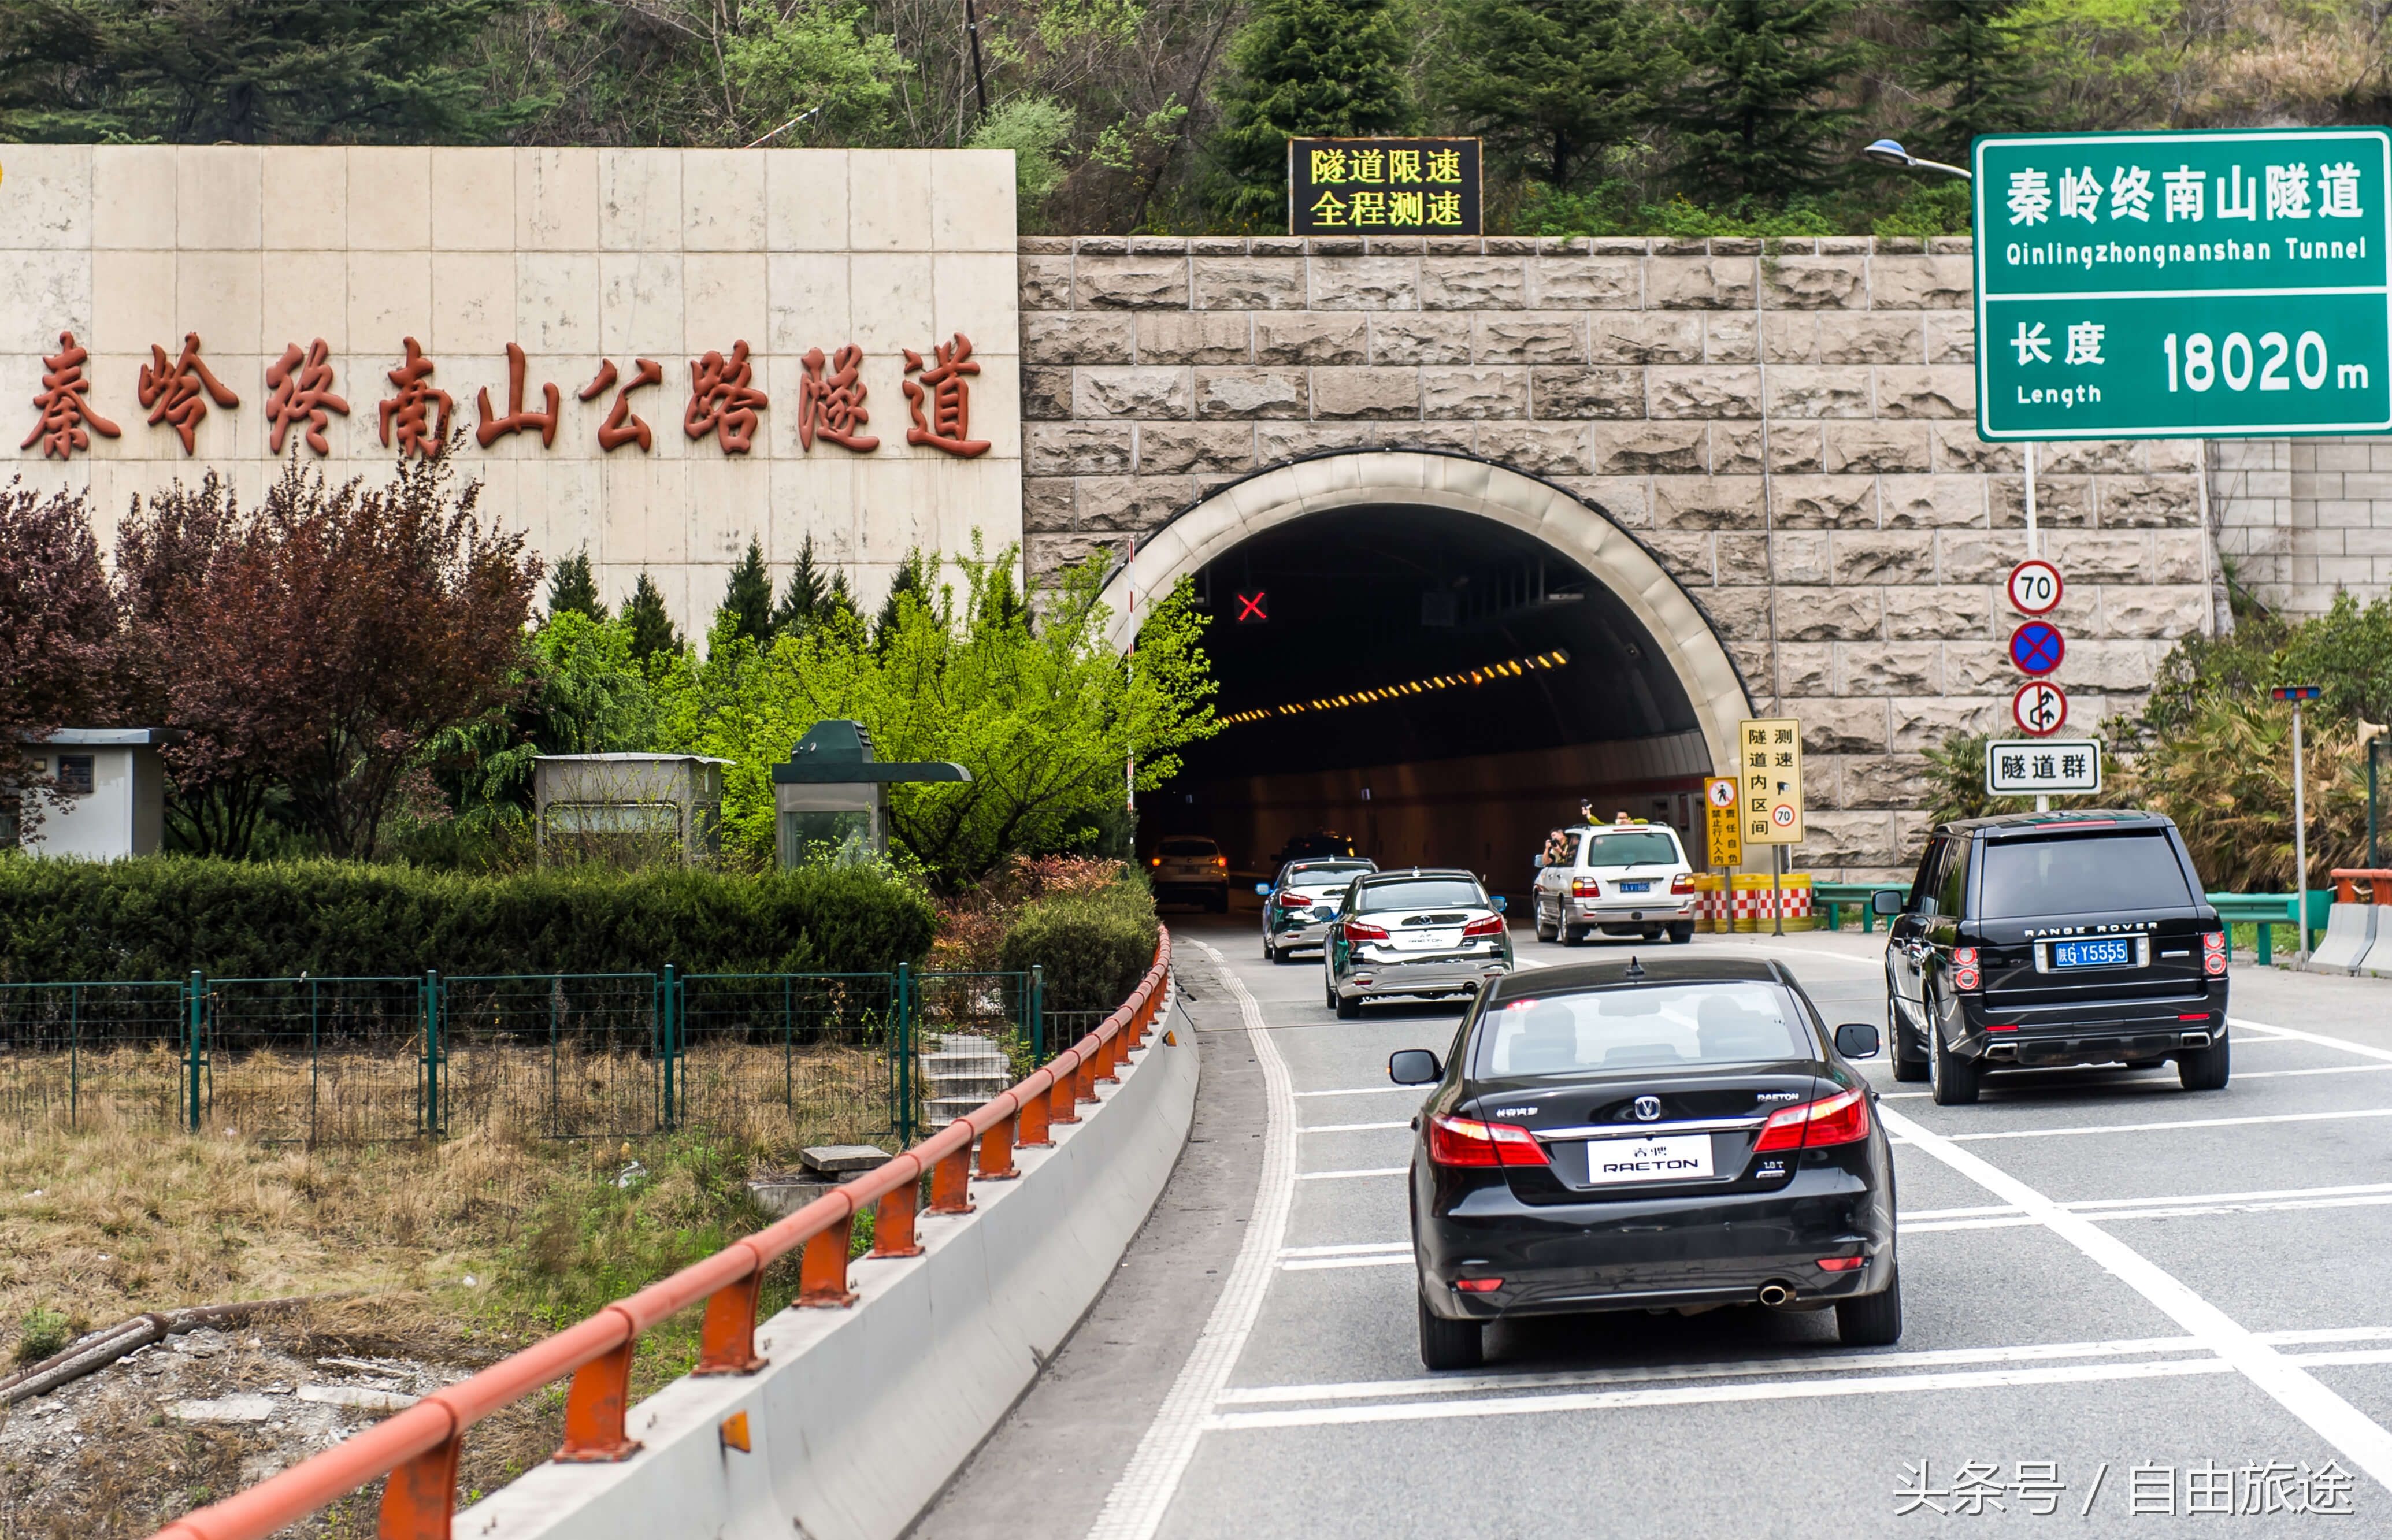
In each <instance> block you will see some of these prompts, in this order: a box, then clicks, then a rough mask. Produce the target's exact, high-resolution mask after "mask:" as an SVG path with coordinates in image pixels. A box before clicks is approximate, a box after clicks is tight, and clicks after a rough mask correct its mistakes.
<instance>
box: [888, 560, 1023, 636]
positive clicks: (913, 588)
mask: <svg viewBox="0 0 2392 1540" xmlns="http://www.w3.org/2000/svg"><path fill="white" fill-rule="evenodd" d="M928 584H929V574H928V573H927V572H926V571H924V570H923V565H922V552H921V550H920V548H918V547H916V549H915V550H909V551H907V552H906V553H905V560H904V561H903V562H901V563H898V564H897V575H896V576H894V577H891V578H890V580H889V595H888V597H887V598H885V599H883V600H882V601H881V602H880V614H879V615H877V616H875V617H874V619H873V622H872V649H873V651H874V652H877V653H885V652H887V651H888V650H889V646H890V643H891V642H893V641H896V639H897V630H898V627H899V626H900V625H901V624H903V620H904V615H905V607H906V605H907V604H908V603H912V604H915V605H920V604H924V603H928V602H929V592H928V591H927V590H928ZM1007 587H1008V588H1009V587H1011V579H1009V578H1008V579H1007Z"/></svg>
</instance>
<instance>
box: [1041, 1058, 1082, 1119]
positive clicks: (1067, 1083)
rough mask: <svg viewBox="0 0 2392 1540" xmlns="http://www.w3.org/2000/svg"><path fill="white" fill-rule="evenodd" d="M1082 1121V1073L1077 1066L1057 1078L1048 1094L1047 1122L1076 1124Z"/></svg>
mask: <svg viewBox="0 0 2392 1540" xmlns="http://www.w3.org/2000/svg"><path fill="white" fill-rule="evenodd" d="M1079 1120H1080V1071H1079V1068H1078V1067H1077V1066H1076V1065H1075V1066H1073V1067H1072V1068H1070V1069H1066V1070H1064V1071H1062V1072H1061V1073H1059V1074H1058V1075H1057V1076H1056V1077H1055V1083H1054V1085H1053V1086H1052V1087H1050V1088H1049V1089H1048V1090H1047V1093H1046V1121H1047V1123H1048V1124H1049V1125H1050V1126H1051V1125H1053V1124H1056V1123H1076V1122H1078V1121H1079Z"/></svg>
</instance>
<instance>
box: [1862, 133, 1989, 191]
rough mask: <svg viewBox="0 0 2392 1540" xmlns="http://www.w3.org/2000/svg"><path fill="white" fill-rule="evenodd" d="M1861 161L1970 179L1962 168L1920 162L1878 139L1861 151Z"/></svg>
mask: <svg viewBox="0 0 2392 1540" xmlns="http://www.w3.org/2000/svg"><path fill="white" fill-rule="evenodd" d="M1861 159H1863V160H1865V161H1875V162H1877V163H1878V165H1881V166H1892V167H1895V168H1896V169H1898V170H1902V171H1940V172H1943V173H1944V174H1946V175H1952V176H1957V177H1958V178H1960V180H1962V181H1963V182H1966V181H1968V180H1969V173H1968V172H1967V170H1966V169H1964V168H1963V167H1960V166H1947V165H1945V164H1944V163H1943V162H1941V161H1922V160H1920V159H1919V158H1918V157H1917V156H1916V155H1913V154H1912V153H1910V151H1908V150H1906V149H1903V148H1902V146H1901V145H1900V144H1899V143H1898V142H1896V141H1894V140H1892V139H1879V140H1878V141H1877V142H1876V143H1874V144H1872V145H1869V146H1868V147H1867V148H1865V149H1863V150H1862V151H1861Z"/></svg>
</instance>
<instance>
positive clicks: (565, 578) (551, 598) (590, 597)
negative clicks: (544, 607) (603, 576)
mask: <svg viewBox="0 0 2392 1540" xmlns="http://www.w3.org/2000/svg"><path fill="white" fill-rule="evenodd" d="M548 613H549V614H550V615H565V614H567V613H570V614H573V615H588V616H589V617H590V618H591V619H592V620H601V621H603V620H604V619H605V618H606V606H605V605H604V604H602V603H600V602H598V580H597V579H596V578H595V577H593V576H591V572H590V548H589V547H587V546H584V547H582V548H581V549H580V550H577V551H575V552H574V553H573V554H572V555H570V556H568V557H566V558H565V560H563V561H562V562H559V563H556V570H555V571H554V572H552V573H551V574H549V577H548Z"/></svg>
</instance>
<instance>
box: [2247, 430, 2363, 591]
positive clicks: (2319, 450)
mask: <svg viewBox="0 0 2392 1540" xmlns="http://www.w3.org/2000/svg"><path fill="white" fill-rule="evenodd" d="M2209 464H2210V478H2209V479H2210V498H2211V503H2212V507H2213V510H2214V512H2213V514H2212V517H2213V519H2214V521H2215V524H2216V528H2217V549H2218V551H2219V553H2220V555H2221V556H2222V557H2223V558H2224V559H2225V563H2226V565H2227V566H2228V567H2229V568H2230V570H2231V572H2232V575H2233V580H2234V582H2235V584H2236V585H2237V586H2238V587H2240V588H2243V589H2247V590H2249V592H2250V593H2251V594H2252V595H2253V596H2254V597H2256V598H2257V599H2258V600H2259V601H2260V602H2262V603H2265V604H2267V605H2268V606H2269V608H2271V609H2274V610H2277V611H2279V612H2281V613H2282V614H2285V615H2298V616H2308V615H2323V614H2324V613H2325V612H2326V611H2327V610H2328V609H2330V608H2332V607H2333V604H2334V595H2335V594H2336V593H2338V592H2342V591H2344V590H2348V591H2349V592H2350V593H2351V595H2352V596H2353V597H2355V598H2357V599H2358V600H2359V601H2360V602H2361V603H2366V602H2369V601H2371V600H2373V599H2376V598H2379V597H2381V596H2382V595H2383V594H2384V593H2385V591H2386V589H2387V588H2392V439H2381V438H2372V439H2371V438H2293V439H2283V438H2275V439H2241V440H2231V439H2229V440H2220V441H2219V442H2217V443H2216V444H2213V445H2211V446H2209Z"/></svg>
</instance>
